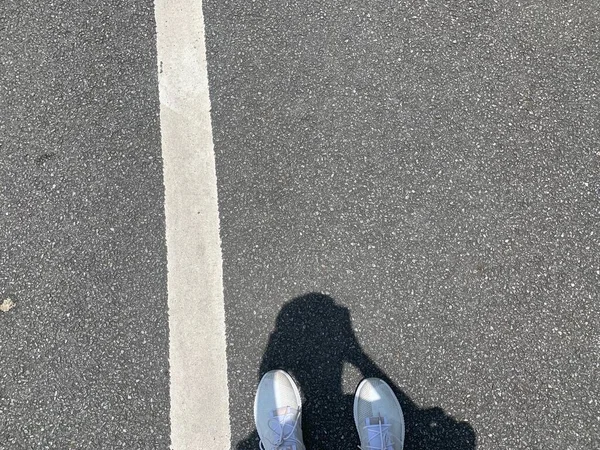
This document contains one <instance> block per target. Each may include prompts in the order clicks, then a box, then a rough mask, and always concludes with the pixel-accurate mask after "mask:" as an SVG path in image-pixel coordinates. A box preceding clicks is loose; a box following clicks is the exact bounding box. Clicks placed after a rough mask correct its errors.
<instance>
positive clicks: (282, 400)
mask: <svg viewBox="0 0 600 450" xmlns="http://www.w3.org/2000/svg"><path fill="white" fill-rule="evenodd" d="M301 414H302V400H301V399H300V392H299V391H298V387H297V386H296V384H295V383H294V381H293V380H292V377H290V376H289V375H288V374H287V372H284V371H283V370H272V371H270V372H267V373H266V374H265V375H264V376H263V377H262V379H261V380H260V383H259V384H258V388H257V390H256V397H255V398H254V423H255V424H256V431H257V432H258V436H259V438H260V448H261V449H263V450H306V448H305V447H304V443H303V441H302V420H301Z"/></svg>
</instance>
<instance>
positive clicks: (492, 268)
mask: <svg viewBox="0 0 600 450" xmlns="http://www.w3.org/2000/svg"><path fill="white" fill-rule="evenodd" d="M204 14H205V20H206V40H207V52H208V69H209V81H210V90H211V102H212V121H213V136H214V144H215V152H216V158H217V159H216V169H217V180H218V188H219V200H220V203H219V211H220V219H221V239H222V250H223V269H224V273H223V277H224V301H225V313H226V330H227V358H228V381H229V391H230V419H231V435H232V447H233V448H237V449H240V450H245V449H249V448H256V445H257V441H256V434H255V432H254V427H253V418H252V401H253V396H254V389H255V387H256V383H257V382H258V378H259V376H260V374H261V373H263V372H264V371H266V370H269V369H272V368H276V367H279V368H284V369H286V370H288V371H289V372H290V373H291V374H292V375H293V376H294V377H295V379H296V380H297V381H298V382H299V384H300V388H301V389H302V392H303V395H304V400H305V410H304V411H305V416H304V419H305V423H304V424H305V426H304V434H305V438H306V442H307V444H308V445H309V448H311V449H319V448H327V449H338V448H339V449H341V448H354V447H355V446H356V444H357V443H358V442H357V436H356V434H355V432H354V430H353V424H352V418H351V414H352V410H351V399H352V392H353V390H354V388H355V386H356V384H357V383H358V381H359V380H360V379H361V377H363V376H379V377H383V378H385V379H386V380H387V381H388V382H389V383H390V384H391V385H392V386H393V388H394V390H395V391H396V394H397V395H398V397H399V399H400V401H401V402H402V405H403V407H404V409H405V413H406V417H407V433H408V434H407V445H406V449H407V450H416V449H424V448H427V449H428V450H431V449H448V450H450V449H462V450H475V449H478V450H488V449H489V450H491V449H498V448H509V449H561V450H562V449H570V450H573V449H577V450H579V449H582V450H583V449H586V450H587V449H593V448H599V447H600V441H599V439H598V436H599V435H600V419H599V417H598V411H599V409H600V408H599V405H598V397H599V394H600V392H599V388H598V383H597V380H598V376H599V373H598V372H599V371H598V369H599V365H600V363H599V356H600V355H599V353H600V319H598V317H599V313H600V311H599V310H600V306H599V304H598V297H599V295H598V294H599V288H598V286H599V281H600V257H599V256H598V255H599V254H600V252H599V250H600V246H599V243H600V239H599V237H598V234H599V233H600V230H599V229H598V224H599V221H600V209H599V201H600V177H599V174H600V163H599V161H600V150H599V146H598V142H599V140H600V139H599V138H600V121H599V117H600V116H599V114H598V109H599V108H598V106H599V105H598V101H599V94H600V92H599V90H600V88H599V85H598V80H597V78H598V76H597V74H598V69H600V64H599V63H600V46H599V44H598V42H599V39H598V37H599V35H598V30H599V24H600V10H599V9H598V7H597V5H596V3H595V2H592V1H590V0H584V1H581V2H577V4H573V5H567V4H565V3H564V2H559V1H544V2H542V1H539V0H537V1H522V2H520V3H518V2H509V1H496V2H487V1H464V2H442V1H438V0H432V1H427V2H426V1H420V0H419V1H416V2H390V1H386V2H372V1H371V2H357V1H354V0H351V1H349V2H348V1H346V2H341V1H330V2H285V3H274V2H267V1H264V0H256V1H252V2H249V1H242V0H227V1H217V0H207V1H206V2H205V5H204ZM0 36H2V37H3V38H4V39H3V40H2V42H1V43H0V56H1V57H2V67H3V70H0V180H1V183H0V267H1V270H0V302H1V301H2V300H4V299H6V298H8V297H10V298H11V299H12V300H13V301H14V302H15V303H16V306H15V307H14V308H13V309H11V310H10V311H7V312H2V311H0V342H1V346H0V449H7V450H13V449H35V450H37V449H46V448H47V449H66V448H81V449H96V448H102V449H104V448H106V449H113V448H127V449H166V448H168V447H169V441H170V437H169V436H170V424H169V410H170V405H169V373H168V367H169V361H168V349H169V336H168V326H169V322H168V313H167V278H166V275H167V274H166V245H165V223H164V205H163V202H164V189H163V178H162V170H163V167H162V161H161V148H160V128H159V118H158V112H159V99H158V85H157V80H158V77H157V61H156V39H155V24H154V11H153V2H150V1H142V2H137V1H135V2H134V1H125V2H95V1H88V0H85V1H82V2H77V3H73V2H64V1H60V2H53V3H52V4H49V3H40V4H38V3H36V4H33V3H32V2H25V3H23V2H17V1H12V0H11V1H5V2H4V3H3V4H2V6H1V7H0ZM207 382H209V381H207Z"/></svg>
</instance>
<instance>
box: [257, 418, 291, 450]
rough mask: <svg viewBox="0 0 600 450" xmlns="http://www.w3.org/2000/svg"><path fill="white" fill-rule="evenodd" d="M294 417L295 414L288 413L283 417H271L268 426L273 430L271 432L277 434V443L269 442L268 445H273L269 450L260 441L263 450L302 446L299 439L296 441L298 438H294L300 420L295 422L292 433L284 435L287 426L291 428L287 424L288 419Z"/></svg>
mask: <svg viewBox="0 0 600 450" xmlns="http://www.w3.org/2000/svg"><path fill="white" fill-rule="evenodd" d="M288 411H289V410H288ZM298 415H300V411H298ZM293 416H294V413H291V412H287V413H286V414H285V415H283V416H278V417H271V418H270V419H269V422H268V425H269V428H270V429H271V431H272V432H273V433H275V441H274V442H268V444H269V445H271V447H270V448H269V449H267V448H266V447H265V444H264V443H263V441H260V448H261V450H279V449H280V448H282V447H284V446H292V445H295V444H300V441H299V440H298V439H296V437H295V436H294V432H295V431H296V426H297V425H298V420H294V426H293V427H292V429H291V430H290V432H289V433H288V434H287V435H286V434H284V431H285V430H284V428H285V427H286V425H287V426H288V427H289V426H290V424H289V423H288V422H287V419H288V418H291V417H293ZM272 424H275V427H273V426H272ZM298 448H299V447H298Z"/></svg>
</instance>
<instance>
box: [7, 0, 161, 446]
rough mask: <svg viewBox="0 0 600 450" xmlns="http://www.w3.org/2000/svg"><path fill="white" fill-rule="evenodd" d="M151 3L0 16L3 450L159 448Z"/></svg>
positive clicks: (22, 7) (157, 184) (13, 11)
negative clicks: (6, 305)
mask: <svg viewBox="0 0 600 450" xmlns="http://www.w3.org/2000/svg"><path fill="white" fill-rule="evenodd" d="M154 30H155V28H154V11H153V2H152V1H143V2H139V1H125V2H94V1H83V2H60V1H59V2H53V3H48V2H42V3H39V2H35V3H34V2H25V3H24V2H18V1H5V2H3V3H2V5H1V6H0V35H1V36H2V41H1V43H0V54H1V55H2V57H1V59H2V67H3V69H2V70H0V179H1V180H2V181H1V183H0V267H1V270H0V295H1V298H0V302H1V301H2V300H3V299H4V298H6V297H10V298H12V300H13V301H14V302H15V303H16V306H15V307H14V308H13V309H12V310H10V311H8V312H0V342H1V344H0V349H1V350H0V448H1V449H6V450H17V449H28V450H29V449H34V450H41V449H75V448H78V449H79V448H80V449H117V448H126V449H159V448H161V449H165V448H168V444H169V423H168V420H169V398H168V393H169V392H168V381H169V380H168V359H167V351H168V322H167V308H166V306H167V303H166V301H167V297H166V294H167V292H166V254H165V251H166V247H165V241H164V212H163V211H164V209H163V195H164V193H163V184H162V165H161V149H160V134H159V118H158V111H159V109H158V107H159V104H158V87H157V70H156V67H157V65H156V41H155V39H154V32H155V31H154Z"/></svg>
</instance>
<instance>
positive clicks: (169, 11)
mask: <svg viewBox="0 0 600 450" xmlns="http://www.w3.org/2000/svg"><path fill="white" fill-rule="evenodd" d="M155 14H156V24H157V46H158V69H159V90H160V121H161V133H162V154H163V164H164V180H165V215H166V228H167V255H168V269H169V276H168V289H169V330H170V346H169V352H170V355H169V362H170V376H171V388H170V394H171V413H170V414H171V442H172V445H171V448H173V449H175V450H188V449H202V450H204V449H208V448H214V449H224V448H229V446H230V429H229V404H228V402H229V400H228V398H229V397H228V389H227V360H226V356H225V312H224V306H223V280H222V261H221V249H220V241H219V215H218V203H217V184H216V183H217V180H216V173H215V160H214V151H213V144H212V130H211V123H210V99H209V96H208V78H207V71H206V50H205V43H204V18H203V15H202V4H201V2H200V1H196V0H178V1H170V0H156V2H155Z"/></svg>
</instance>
